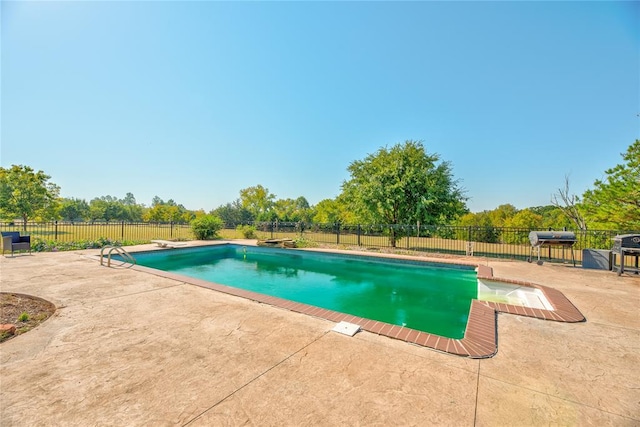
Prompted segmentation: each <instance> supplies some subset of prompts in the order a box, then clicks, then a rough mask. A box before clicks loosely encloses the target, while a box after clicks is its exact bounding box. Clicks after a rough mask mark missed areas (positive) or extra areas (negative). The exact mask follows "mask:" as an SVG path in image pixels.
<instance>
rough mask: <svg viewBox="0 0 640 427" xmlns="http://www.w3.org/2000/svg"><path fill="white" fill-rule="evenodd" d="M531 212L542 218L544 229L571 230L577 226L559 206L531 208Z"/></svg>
mask: <svg viewBox="0 0 640 427" xmlns="http://www.w3.org/2000/svg"><path fill="white" fill-rule="evenodd" d="M529 210H531V212H533V213H535V214H538V215H540V216H541V217H542V226H541V228H542V229H548V228H551V229H553V230H562V229H565V228H567V229H571V228H574V227H575V226H576V225H575V223H573V222H572V221H571V220H570V219H569V218H568V217H567V215H566V214H565V213H564V212H563V210H562V209H560V208H559V207H557V206H553V205H546V206H534V207H531V208H529Z"/></svg>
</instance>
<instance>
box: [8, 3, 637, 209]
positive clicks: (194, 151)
mask: <svg viewBox="0 0 640 427" xmlns="http://www.w3.org/2000/svg"><path fill="white" fill-rule="evenodd" d="M639 5H640V3H638V2H348V3H347V2H244V3H238V2H232V3H227V2H224V3H222V2H220V3H219V2H207V1H198V2H178V1H174V2H168V1H167V2H143V1H141V2H109V1H106V2H88V1H86V2H83V1H74V2H55V1H47V2H10V1H2V2H1V6H0V7H1V9H0V11H1V24H2V29H1V36H2V39H1V54H2V56H1V61H2V62H1V84H2V86H1V88H0V89H1V102H2V103H1V112H0V119H1V121H0V126H1V130H0V135H1V138H2V139H1V152H0V155H1V162H0V163H1V165H2V166H3V167H9V166H10V165H12V164H24V165H29V166H31V167H33V168H34V169H36V170H43V171H45V172H46V173H47V174H49V175H51V181H53V182H55V183H56V184H58V185H60V186H61V188H62V192H61V195H62V196H64V197H78V198H84V199H86V200H87V201H89V200H90V199H92V198H93V197H97V196H105V195H113V196H117V197H124V195H125V194H126V193H127V192H131V193H133V194H134V195H135V197H136V199H137V201H138V202H139V203H144V204H147V205H149V204H150V203H151V199H152V197H153V196H155V195H157V196H159V197H161V198H162V199H165V200H167V199H169V198H172V199H174V200H175V201H176V202H178V203H182V204H183V205H185V206H186V207H187V208H189V209H200V208H203V209H205V210H207V211H208V210H210V209H213V208H215V207H217V206H219V205H221V204H224V203H227V202H231V201H233V200H235V199H236V198H238V196H239V191H240V189H243V188H246V187H249V186H253V185H257V184H261V185H263V186H265V187H267V188H268V189H269V190H270V191H271V192H272V193H274V194H276V196H277V197H278V198H296V197H299V196H305V197H306V198H307V199H308V200H309V202H310V203H311V204H316V203H317V202H319V201H320V200H322V199H325V198H333V197H335V196H337V195H338V194H339V193H340V187H341V184H342V182H343V181H344V180H346V179H348V178H349V175H348V172H347V167H348V165H349V163H350V162H352V161H354V160H358V159H363V158H364V157H365V156H366V155H367V154H370V153H374V152H375V151H377V150H378V149H379V148H380V147H383V146H391V145H393V144H395V143H398V142H402V141H405V140H408V139H413V140H422V141H424V144H425V147H426V148H427V150H428V151H429V152H435V153H439V154H440V155H441V157H442V159H443V160H446V161H449V162H451V164H452V167H453V173H454V176H455V177H456V178H457V179H459V180H460V181H461V186H462V187H464V188H465V189H466V191H467V196H468V197H470V200H469V201H468V206H469V208H470V209H471V210H472V211H474V212H476V211H480V210H485V209H493V208H495V207H497V206H498V205H500V204H503V203H512V204H514V205H515V206H516V207H517V208H520V209H522V208H525V207H529V206H538V205H546V204H549V201H550V197H551V195H552V194H553V193H554V192H555V191H556V190H557V189H558V188H559V187H561V186H562V185H563V183H564V176H565V175H567V174H568V175H570V181H571V190H572V192H574V193H576V194H582V193H583V192H584V190H586V189H587V188H591V187H592V186H593V183H594V181H595V180H596V179H599V178H602V177H603V176H604V171H605V170H606V169H607V168H609V167H612V166H615V165H616V164H618V163H621V161H622V159H621V156H620V153H622V152H624V151H625V150H626V148H627V147H628V146H629V145H630V144H631V143H632V142H633V141H634V140H635V139H636V138H640V117H639V116H638V114H639V113H640V101H639V100H640V6H639Z"/></svg>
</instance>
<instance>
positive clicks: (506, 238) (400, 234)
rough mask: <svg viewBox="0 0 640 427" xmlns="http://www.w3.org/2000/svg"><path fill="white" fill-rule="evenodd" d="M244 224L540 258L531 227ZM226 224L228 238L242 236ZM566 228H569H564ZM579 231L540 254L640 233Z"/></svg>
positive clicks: (414, 247) (268, 232)
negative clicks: (569, 243) (570, 240)
mask: <svg viewBox="0 0 640 427" xmlns="http://www.w3.org/2000/svg"><path fill="white" fill-rule="evenodd" d="M242 225H250V226H253V227H255V230H256V237H257V238H259V239H278V238H293V239H295V238H304V239H307V240H310V241H313V242H317V243H325V244H333V245H344V246H358V247H364V248H368V249H383V248H396V249H404V250H407V251H418V252H433V253H442V254H454V255H475V256H484V257H497V258H509V259H521V260H526V259H529V258H530V257H532V256H535V257H537V249H536V248H532V246H531V244H530V242H529V233H530V232H531V231H533V230H534V229H530V228H507V227H462V226H449V225H428V226H425V225H363V224H340V223H335V224H315V223H314V224H307V223H284V222H256V223H248V224H242ZM235 228H236V225H235V224H227V226H226V230H225V234H226V235H227V237H233V238H238V237H241V236H240V235H238V232H237V231H236V232H235V233H234V230H235ZM565 231H567V230H565ZM568 231H573V232H574V233H575V235H576V243H575V244H574V246H573V248H571V247H564V246H558V247H553V246H549V247H547V246H545V247H542V248H540V256H541V259H545V260H549V261H571V260H572V259H573V258H575V260H576V261H577V262H580V261H581V259H582V249H611V247H612V246H613V237H615V236H616V235H619V234H627V233H636V234H637V233H640V232H638V231H635V232H633V231H627V230H568Z"/></svg>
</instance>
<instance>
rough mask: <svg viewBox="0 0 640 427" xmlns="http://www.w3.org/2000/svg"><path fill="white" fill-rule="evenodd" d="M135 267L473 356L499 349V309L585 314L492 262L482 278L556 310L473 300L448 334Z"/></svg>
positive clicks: (569, 316)
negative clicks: (459, 325)
mask: <svg viewBox="0 0 640 427" xmlns="http://www.w3.org/2000/svg"><path fill="white" fill-rule="evenodd" d="M133 268H134V269H135V270H140V271H144V272H147V273H151V274H154V275H158V276H162V277H166V278H169V279H174V280H179V281H181V282H185V283H190V284H193V285H196V286H200V287H203V288H207V289H212V290H215V291H218V292H223V293H226V294H229V295H234V296H238V297H242V298H247V299H250V300H252V301H257V302H260V303H263V304H269V305H272V306H274V307H280V308H284V309H286V310H290V311H293V312H296V313H302V314H307V315H310V316H314V317H318V318H321V319H326V320H329V321H331V322H336V323H337V322H341V321H345V322H349V323H353V324H356V325H358V326H360V329H362V330H364V331H367V332H372V333H374V334H378V335H384V336H387V337H390V338H394V339H398V340H402V341H406V342H409V343H412V344H416V345H419V346H423V347H428V348H432V349H435V350H438V351H442V352H445V353H450V354H455V355H458V356H464V357H470V358H473V359H481V358H488V357H492V356H494V355H495V354H496V353H497V351H498V343H497V313H498V312H503V313H509V314H517V315H520V316H528V317H535V318H538V319H544V320H554V321H558V322H583V321H585V318H584V316H583V315H582V313H580V311H579V310H578V309H577V308H576V307H575V306H574V305H573V304H571V302H570V301H569V300H568V299H567V298H566V297H565V296H564V294H562V292H560V291H557V290H555V289H552V288H549V287H547V286H542V285H537V284H534V283H529V282H523V281H517V280H511V279H502V278H496V277H494V276H493V269H492V268H491V267H488V266H483V265H480V266H477V272H478V279H490V280H492V281H499V282H505V283H512V284H517V285H520V286H527V287H532V288H536V289H539V290H541V291H542V292H543V293H544V294H545V297H546V298H547V300H548V301H549V302H550V303H551V305H552V306H553V308H554V310H542V309H537V308H529V307H522V306H516V305H510V304H503V303H495V302H489V301H479V300H473V301H472V302H471V308H470V310H469V318H468V320H467V329H466V330H465V334H464V337H463V338H461V339H454V338H446V337H442V336H439V335H434V334H430V333H427V332H422V331H418V330H415V329H411V328H406V327H403V326H397V325H392V324H389V323H385V322H379V321H377V320H371V319H365V318H362V317H358V316H353V315H351V314H345V313H340V312H337V311H333V310H327V309H324V308H320V307H316V306H312V305H309V304H304V303H299V302H295V301H290V300H286V299H282V298H278V297H273V296H269V295H264V294H260V293H257V292H252V291H247V290H244V289H239V288H234V287H231V286H226V285H220V284H217V283H212V282H208V281H205V280H201V279H195V278H192V277H186V276H182V275H179V274H175V273H170V272H166V271H161V270H156V269H153V268H148V267H143V266H139V265H136V266H134V267H133Z"/></svg>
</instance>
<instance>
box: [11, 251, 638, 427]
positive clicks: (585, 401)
mask: <svg viewBox="0 0 640 427" xmlns="http://www.w3.org/2000/svg"><path fill="white" fill-rule="evenodd" d="M152 246H155V245H146V246H144V247H139V248H138V249H140V248H144V249H151V248H152ZM98 252H99V251H97V250H90V251H77V252H59V253H38V254H34V255H31V256H30V255H24V256H20V255H19V256H16V257H15V258H11V257H0V269H1V272H0V274H1V276H0V285H1V288H0V290H1V291H3V292H16V293H24V294H30V295H35V296H39V297H42V298H45V299H47V300H49V301H51V302H53V303H54V304H55V305H56V306H57V307H58V310H57V312H56V314H55V315H54V316H52V318H50V319H49V320H47V321H46V322H45V323H43V324H42V325H40V326H39V327H37V328H36V329H34V330H32V331H30V332H28V333H26V334H24V335H21V336H18V337H16V338H14V339H11V340H9V341H7V342H5V343H2V344H0V419H1V420H2V425H3V426H5V425H7V426H8V425H193V426H196V425H198V426H208V425H244V424H252V425H434V424H435V425H455V426H464V425H540V424H558V425H616V426H618V425H640V370H639V369H638V366H640V313H639V307H640V278H639V277H638V276H634V275H626V274H625V275H623V276H622V277H618V276H617V275H616V274H615V273H611V272H605V271H596V270H584V269H581V268H579V267H578V268H574V267H572V266H568V265H552V264H544V265H542V266H538V265H536V264H529V263H526V262H521V261H501V260H491V259H489V260H487V259H480V258H474V259H473V261H475V262H477V263H479V264H483V265H489V266H490V267H492V268H493V270H494V272H495V275H496V276H498V277H503V278H510V279H513V280H520V281H525V282H533V283H539V284H543V285H546V286H549V287H551V288H553V289H557V290H559V291H561V292H562V293H564V295H565V296H567V298H569V300H570V301H571V302H572V303H573V304H574V305H575V306H576V307H577V308H578V309H579V310H580V311H581V313H582V314H583V315H584V316H585V317H586V319H587V321H586V322H583V323H559V322H551V321H545V320H540V319H535V318H530V317H522V316H516V315H511V314H499V315H498V322H497V327H498V329H497V333H498V352H497V354H496V355H495V356H494V357H492V358H489V359H468V358H461V357H457V356H453V355H447V354H442V353H440V352H437V351H434V350H431V349H428V348H424V347H418V346H415V345H411V344H408V343H406V342H402V341H398V340H393V339H390V338H387V337H384V336H379V335H376V334H373V333H370V332H360V333H358V334H356V335H355V336H354V337H353V338H351V337H347V336H345V335H341V334H338V333H335V332H331V331H330V330H331V329H332V328H333V326H334V325H335V323H333V322H330V321H327V320H323V319H319V318H315V317H310V316H307V315H303V314H299V313H295V312H291V311H287V310H283V309H280V308H276V307H272V306H269V305H266V304H260V303H256V302H253V301H250V300H246V299H243V298H239V297H235V296H231V295H226V294H223V293H219V292H214V291H211V290H208V289H204V288H201V287H197V286H193V285H190V284H187V283H184V282H182V281H179V280H178V281H176V280H172V279H169V278H165V277H159V276H155V275H150V274H148V273H144V272H141V271H136V270H133V269H118V268H106V267H101V266H100V265H99V263H98V262H96V261H95V259H90V258H89V257H87V255H94V254H96V253H98ZM460 259H461V260H464V261H468V260H470V258H464V257H462V258H460Z"/></svg>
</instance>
